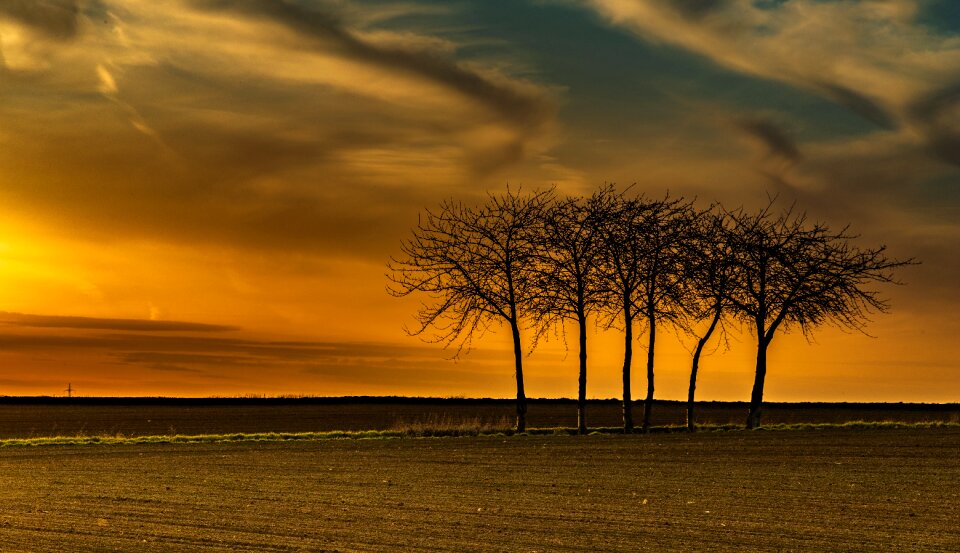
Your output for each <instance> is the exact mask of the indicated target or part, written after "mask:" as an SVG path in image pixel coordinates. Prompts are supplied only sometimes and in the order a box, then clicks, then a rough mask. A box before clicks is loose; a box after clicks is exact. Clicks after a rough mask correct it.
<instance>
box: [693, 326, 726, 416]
mask: <svg viewBox="0 0 960 553" xmlns="http://www.w3.org/2000/svg"><path fill="white" fill-rule="evenodd" d="M722 312H723V310H722V309H721V308H719V307H718V308H717V309H716V311H714V313H713V320H712V321H710V328H708V329H707V332H706V333H705V334H704V335H703V336H702V337H701V338H700V339H699V340H698V341H697V349H696V351H694V352H693V364H692V365H691V367H690V389H689V391H688V392H687V430H689V431H690V432H695V431H696V430H697V425H696V424H695V423H694V422H693V409H694V405H695V403H694V398H695V396H696V393H697V371H698V370H699V369H700V354H702V353H703V347H704V346H705V345H707V342H708V341H709V340H710V335H711V334H713V331H714V329H716V328H717V323H718V322H720V315H721V313H722Z"/></svg>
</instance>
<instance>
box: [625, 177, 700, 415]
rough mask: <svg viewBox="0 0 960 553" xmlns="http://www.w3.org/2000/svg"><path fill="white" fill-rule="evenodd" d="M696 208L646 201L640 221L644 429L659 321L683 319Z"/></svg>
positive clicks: (649, 409)
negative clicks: (644, 340) (644, 334)
mask: <svg viewBox="0 0 960 553" xmlns="http://www.w3.org/2000/svg"><path fill="white" fill-rule="evenodd" d="M695 219H696V212H695V211H694V210H693V208H692V207H691V204H690V203H689V202H686V201H684V199H683V198H674V199H671V198H670V197H669V196H668V197H666V198H664V199H663V200H659V201H655V202H650V203H647V204H645V205H644V206H643V209H642V214H641V225H640V229H639V230H640V236H639V239H640V247H641V252H642V255H641V257H640V264H639V269H640V274H639V276H640V288H639V290H638V292H639V293H638V295H637V297H636V308H637V309H639V310H640V311H641V312H642V313H643V315H644V318H645V319H646V323H647V397H646V399H645V401H644V406H643V426H642V428H643V431H644V432H648V431H649V430H650V424H651V418H652V415H653V393H654V351H655V349H654V348H655V347H656V340H657V327H658V326H659V325H660V324H663V323H665V324H672V325H679V324H682V323H683V319H684V314H685V305H684V298H683V288H684V285H685V276H686V275H685V273H686V267H685V265H684V263H685V261H686V260H685V258H684V254H683V247H684V244H685V242H686V241H687V240H689V239H690V236H691V230H692V227H693V224H694V221H695Z"/></svg>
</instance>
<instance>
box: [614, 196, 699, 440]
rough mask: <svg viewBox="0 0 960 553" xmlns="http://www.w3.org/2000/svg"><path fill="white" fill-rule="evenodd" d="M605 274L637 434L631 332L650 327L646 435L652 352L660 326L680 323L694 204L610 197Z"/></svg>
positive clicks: (628, 413) (629, 426)
mask: <svg viewBox="0 0 960 553" xmlns="http://www.w3.org/2000/svg"><path fill="white" fill-rule="evenodd" d="M598 212H599V213H601V214H602V217H600V218H599V220H600V233H601V244H602V251H603V265H602V267H603V269H602V271H601V276H602V279H603V281H604V285H605V287H606V288H607V289H608V290H609V291H610V294H611V295H610V298H611V299H610V303H609V310H610V311H609V313H610V315H611V320H610V324H613V322H614V321H616V322H617V323H622V324H623V331H624V354H623V429H624V432H632V431H633V412H632V398H631V391H630V377H631V375H630V373H631V366H632V361H633V326H634V323H635V322H636V320H637V319H638V318H639V317H642V318H643V319H644V321H645V322H646V323H647V338H648V342H647V396H646V401H645V402H644V416H643V429H644V431H646V430H648V429H649V428H650V418H651V415H652V412H653V393H654V352H655V349H654V348H655V346H656V335H657V325H658V323H661V322H676V321H678V320H679V319H680V318H681V315H682V305H681V291H680V286H681V284H682V278H683V266H682V257H681V255H680V244H682V242H683V240H684V237H685V236H686V234H685V233H686V232H687V231H686V228H687V227H688V226H689V224H690V213H691V211H690V204H689V203H685V202H684V201H683V199H682V198H679V199H670V198H669V197H667V198H665V199H663V200H649V199H646V198H644V197H642V196H639V197H633V198H628V197H626V196H625V195H624V194H623V193H614V192H612V191H611V192H610V193H608V194H607V195H606V196H605V197H604V198H602V203H601V205H600V206H598Z"/></svg>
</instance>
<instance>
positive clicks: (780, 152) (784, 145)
mask: <svg viewBox="0 0 960 553" xmlns="http://www.w3.org/2000/svg"><path fill="white" fill-rule="evenodd" d="M737 126H738V127H739V128H740V129H741V130H743V131H744V132H746V133H747V134H749V135H750V136H752V137H753V138H756V139H757V140H759V141H760V142H761V143H763V144H764V146H765V147H766V148H767V150H768V152H769V153H770V155H774V156H778V157H782V158H784V159H786V160H789V161H798V160H799V159H800V157H801V156H800V149H799V148H797V145H796V143H795V142H794V141H793V140H792V139H791V138H790V137H789V136H787V134H786V133H785V132H784V131H783V129H781V128H780V127H779V126H777V124H776V123H774V122H772V121H768V120H766V119H759V118H749V119H741V120H739V121H737Z"/></svg>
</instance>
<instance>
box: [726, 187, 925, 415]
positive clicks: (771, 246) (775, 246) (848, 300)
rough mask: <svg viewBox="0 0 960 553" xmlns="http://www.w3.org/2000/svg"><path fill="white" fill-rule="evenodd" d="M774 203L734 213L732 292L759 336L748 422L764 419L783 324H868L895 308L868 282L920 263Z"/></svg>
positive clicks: (738, 310)
mask: <svg viewBox="0 0 960 553" xmlns="http://www.w3.org/2000/svg"><path fill="white" fill-rule="evenodd" d="M773 203H774V201H773V200H771V201H770V203H769V204H768V206H767V207H766V208H765V209H763V210H761V211H759V212H758V213H748V212H746V211H744V210H739V211H736V212H733V213H730V214H729V215H730V218H731V221H732V225H731V227H730V232H729V233H728V236H729V238H730V248H731V252H732V253H733V268H734V272H733V275H734V279H735V280H734V284H733V286H731V287H730V290H729V294H728V295H727V299H728V300H729V302H730V306H731V311H732V313H733V314H734V315H735V316H736V317H738V318H739V319H740V320H742V321H744V322H746V323H748V324H750V325H751V326H752V327H753V329H754V332H755V334H756V337H757V363H756V373H755V377H754V383H753V391H752V393H751V395H750V411H749V414H748V416H747V428H757V427H759V426H760V414H761V413H760V410H761V406H762V403H763V385H764V381H765V379H766V375H767V349H768V348H769V347H770V343H771V341H772V340H773V338H774V335H775V334H776V332H777V331H778V330H780V329H784V331H789V330H791V329H794V328H799V329H800V330H801V332H803V334H804V335H806V336H810V333H811V332H812V331H813V329H814V328H816V327H818V326H820V325H822V324H825V323H834V324H837V325H839V326H842V327H845V328H850V329H854V330H859V331H862V330H863V328H864V325H865V324H866V323H867V322H868V321H869V315H870V314H871V313H873V312H886V311H887V310H888V305H887V302H886V301H885V300H883V299H881V298H880V296H879V294H878V292H877V291H875V290H871V289H869V288H867V286H868V285H869V284H871V283H891V282H897V281H895V280H894V277H893V270H894V269H896V268H898V267H902V266H904V265H911V264H914V263H915V262H914V261H913V260H912V259H908V260H904V261H900V260H896V259H890V258H888V257H887V256H886V254H885V251H886V248H885V247H884V246H880V247H878V248H868V249H861V248H858V247H856V246H854V245H853V244H852V243H851V242H852V241H853V240H854V239H856V238H857V237H856V236H854V235H852V234H849V233H848V231H847V229H846V228H844V229H842V230H840V231H839V232H836V231H832V230H830V228H829V227H827V226H826V225H825V224H822V223H810V222H809V221H808V220H807V217H806V215H805V214H803V213H795V212H794V211H793V208H789V209H786V210H784V211H782V212H781V213H779V214H774V213H773Z"/></svg>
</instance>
